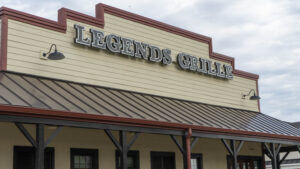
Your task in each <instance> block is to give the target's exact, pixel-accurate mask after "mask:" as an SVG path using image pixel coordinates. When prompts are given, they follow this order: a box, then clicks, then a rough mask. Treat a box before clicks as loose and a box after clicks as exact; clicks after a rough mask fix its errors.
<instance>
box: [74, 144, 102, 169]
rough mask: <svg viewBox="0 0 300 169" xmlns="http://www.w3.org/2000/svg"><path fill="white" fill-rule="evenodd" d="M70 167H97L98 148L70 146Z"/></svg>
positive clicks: (94, 168)
mask: <svg viewBox="0 0 300 169" xmlns="http://www.w3.org/2000/svg"><path fill="white" fill-rule="evenodd" d="M71 169H98V150H97V149H77V148H72V149H71Z"/></svg>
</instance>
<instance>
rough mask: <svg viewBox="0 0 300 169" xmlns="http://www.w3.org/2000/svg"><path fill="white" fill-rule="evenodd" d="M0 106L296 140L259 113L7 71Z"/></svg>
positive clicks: (0, 75) (290, 130) (0, 80)
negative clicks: (119, 118) (131, 119)
mask: <svg viewBox="0 0 300 169" xmlns="http://www.w3.org/2000/svg"><path fill="white" fill-rule="evenodd" d="M0 104H3V105H12V106H23V107H31V108H43V109H50V110H59V111H68V112H76V113H83V114H96V115H107V116H112V117H126V118H133V119H142V120H152V121H153V120H155V121H161V122H172V123H181V124H191V125H196V126H203V127H214V128H220V129H234V130H240V131H251V132H259V133H268V134H278V135H286V136H296V137H300V130H299V129H297V128H295V127H293V126H292V125H290V124H289V123H286V122H283V121H280V120H277V119H275V118H272V117H270V116H268V115H265V114H262V113H260V112H253V111H248V110H241V109H234V108H229V107H222V106H216V105H209V104H204V103H199V102H192V101H185V100H180V99H175V98H167V97H162V96H155V95H149V94H142V93H137V92H131V91H124V90H118V89H111V88H106V87H100V86H92V85H86V84H80V83H74V82H68V81H63V80H57V79H50V78H45V77H37V76H32V75H25V74H19V73H12V72H0Z"/></svg>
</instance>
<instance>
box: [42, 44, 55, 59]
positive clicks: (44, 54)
mask: <svg viewBox="0 0 300 169" xmlns="http://www.w3.org/2000/svg"><path fill="white" fill-rule="evenodd" d="M53 46H54V47H55V48H54V50H55V52H56V51H57V49H56V44H51V46H50V49H49V52H48V53H43V56H47V55H48V54H49V53H50V52H51V50H52V48H53Z"/></svg>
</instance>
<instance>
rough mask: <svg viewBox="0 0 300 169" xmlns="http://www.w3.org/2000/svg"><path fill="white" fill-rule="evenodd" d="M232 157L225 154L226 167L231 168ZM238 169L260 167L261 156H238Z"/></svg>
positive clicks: (257, 168) (255, 168) (258, 168)
mask: <svg viewBox="0 0 300 169" xmlns="http://www.w3.org/2000/svg"><path fill="white" fill-rule="evenodd" d="M232 166H233V165H232V157H231V156H227V168H228V169H232ZM238 166H239V169H262V168H263V166H262V158H261V157H255V156H238Z"/></svg>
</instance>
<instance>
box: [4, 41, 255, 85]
mask: <svg viewBox="0 0 300 169" xmlns="http://www.w3.org/2000/svg"><path fill="white" fill-rule="evenodd" d="M18 43H22V44H18ZM39 45H40V43H39ZM8 46H9V48H10V49H9V51H10V52H13V53H16V54H24V55H27V56H30V57H32V58H33V59H34V58H36V59H37V60H39V61H40V59H39V56H40V52H37V51H38V50H40V49H41V48H44V46H43V47H35V45H29V44H23V42H20V41H13V42H11V43H10V41H9V43H8ZM45 46H48V45H45ZM28 48H31V49H33V48H36V49H35V50H27V49H28ZM46 50H47V49H45V51H46ZM18 51H19V52H18ZM64 51H65V50H64ZM17 52H18V53H17ZM64 53H65V55H66V56H69V57H67V58H66V59H65V60H62V61H61V62H63V63H65V64H69V63H72V62H73V61H74V62H76V61H79V62H83V63H84V64H86V63H87V64H99V65H101V64H110V65H117V66H116V67H114V68H119V65H120V66H121V67H122V66H124V67H126V69H127V70H131V71H136V73H149V72H156V73H157V74H156V75H157V76H158V77H162V78H172V79H175V80H176V79H180V78H181V79H186V80H191V81H195V78H197V79H196V81H198V82H205V83H207V84H210V85H218V84H219V86H220V87H221V86H224V85H226V84H228V86H226V87H227V88H232V89H236V87H245V88H247V87H249V83H250V84H253V85H255V81H254V80H249V79H244V78H240V77H235V78H234V79H233V80H227V81H226V80H221V79H217V78H215V77H209V76H206V75H201V74H198V73H193V72H187V71H184V70H178V69H177V68H176V66H175V65H169V66H162V65H159V64H153V63H149V62H147V61H144V60H141V59H130V58H127V57H124V56H122V55H120V56H118V55H110V54H108V53H107V52H104V51H101V52H99V53H96V54H95V55H93V56H92V54H91V55H86V56H85V57H84V58H83V57H82V55H77V54H73V53H68V52H64ZM99 57H101V60H99ZM115 57H118V59H115ZM153 68H155V69H153ZM137 70H138V71H137ZM161 70H163V71H161ZM236 79H238V80H236ZM208 80H209V81H208ZM222 81H226V83H221V82H222ZM197 84H198V83H197Z"/></svg>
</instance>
